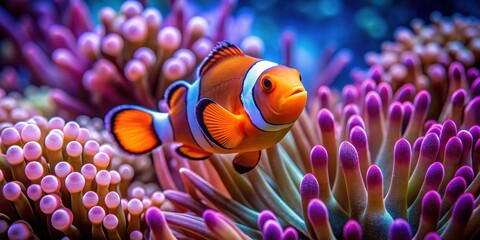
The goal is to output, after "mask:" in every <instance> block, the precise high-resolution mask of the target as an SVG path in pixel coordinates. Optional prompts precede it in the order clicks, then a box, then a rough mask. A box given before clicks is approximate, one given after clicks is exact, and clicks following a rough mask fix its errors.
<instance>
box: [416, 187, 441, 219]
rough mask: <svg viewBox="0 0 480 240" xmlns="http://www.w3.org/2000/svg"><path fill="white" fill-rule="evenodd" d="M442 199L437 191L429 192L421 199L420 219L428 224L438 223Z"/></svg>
mask: <svg viewBox="0 0 480 240" xmlns="http://www.w3.org/2000/svg"><path fill="white" fill-rule="evenodd" d="M441 207H442V198H441V197H440V194H439V193H438V192H437V191H429V192H427V194H425V196H424V197H423V201H422V213H421V218H422V219H423V220H426V221H428V222H430V223H436V222H438V219H439V217H440V208H441Z"/></svg>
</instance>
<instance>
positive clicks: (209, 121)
mask: <svg viewBox="0 0 480 240" xmlns="http://www.w3.org/2000/svg"><path fill="white" fill-rule="evenodd" d="M195 114H196V116H197V121H198V125H199V126H200V128H201V129H202V132H203V133H204V134H205V136H206V137H207V138H208V139H210V140H211V141H212V142H214V143H215V144H216V145H217V146H219V147H221V148H224V149H233V148H235V147H237V146H238V145H239V144H240V142H242V140H243V138H244V136H245V134H244V131H243V129H242V126H243V125H244V124H243V121H245V118H244V117H242V116H241V115H235V114H233V113H231V112H230V111H228V110H227V109H225V108H223V107H222V106H220V105H219V104H218V103H216V102H214V101H213V100H211V99H209V98H202V99H200V101H199V102H198V103H197V107H196V109H195Z"/></svg>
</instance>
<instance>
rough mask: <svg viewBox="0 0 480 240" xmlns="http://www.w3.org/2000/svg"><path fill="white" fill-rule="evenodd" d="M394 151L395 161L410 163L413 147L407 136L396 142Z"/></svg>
mask: <svg viewBox="0 0 480 240" xmlns="http://www.w3.org/2000/svg"><path fill="white" fill-rule="evenodd" d="M393 151H394V161H395V163H410V160H411V157H412V148H411V146H410V143H409V142H408V141H407V140H406V139H405V138H401V139H399V140H398V141H397V142H396V143H395V148H394V150H393Z"/></svg>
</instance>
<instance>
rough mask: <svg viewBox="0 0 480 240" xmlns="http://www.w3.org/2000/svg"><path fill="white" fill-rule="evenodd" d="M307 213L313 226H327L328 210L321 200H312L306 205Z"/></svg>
mask: <svg viewBox="0 0 480 240" xmlns="http://www.w3.org/2000/svg"><path fill="white" fill-rule="evenodd" d="M307 212H308V219H309V220H310V222H311V223H312V225H313V226H318V225H324V224H328V209H327V206H325V204H324V203H323V201H322V200H319V199H312V200H311V201H310V203H309V204H308V210H307Z"/></svg>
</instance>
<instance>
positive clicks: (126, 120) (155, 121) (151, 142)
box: [105, 105, 172, 154]
mask: <svg viewBox="0 0 480 240" xmlns="http://www.w3.org/2000/svg"><path fill="white" fill-rule="evenodd" d="M105 127H106V129H107V131H108V132H110V133H111V134H112V136H113V138H114V139H115V141H116V142H117V143H118V145H119V146H120V148H122V150H124V151H125V152H127V153H130V154H144V153H147V152H150V151H152V150H153V149H155V148H156V147H158V146H160V145H162V143H165V142H167V141H168V142H170V141H171V139H170V138H171V136H172V130H171V124H170V121H169V117H168V114H167V113H160V112H155V111H152V110H149V109H146V108H143V107H138V106H132V105H121V106H118V107H115V108H113V109H111V110H110V111H109V112H108V113H107V115H106V116H105Z"/></svg>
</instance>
